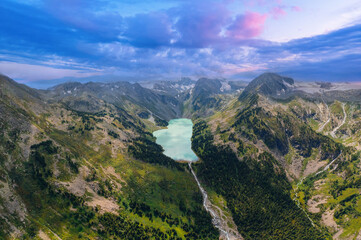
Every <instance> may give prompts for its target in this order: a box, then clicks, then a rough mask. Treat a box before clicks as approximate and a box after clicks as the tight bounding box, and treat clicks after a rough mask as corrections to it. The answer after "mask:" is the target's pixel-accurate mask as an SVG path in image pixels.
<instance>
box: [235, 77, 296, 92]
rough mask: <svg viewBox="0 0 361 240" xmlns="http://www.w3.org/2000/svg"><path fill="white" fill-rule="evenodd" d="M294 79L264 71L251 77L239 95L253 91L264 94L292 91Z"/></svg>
mask: <svg viewBox="0 0 361 240" xmlns="http://www.w3.org/2000/svg"><path fill="white" fill-rule="evenodd" d="M294 83H295V81H294V80H293V79H292V78H289V77H283V76H280V75H278V74H276V73H264V74H262V75H260V76H258V77H257V78H255V79H253V80H252V81H251V82H250V83H249V84H248V86H247V87H246V88H245V89H244V91H243V92H242V94H241V97H245V96H247V95H250V94H253V93H259V94H263V95H265V96H278V95H281V94H282V95H284V94H286V93H288V92H290V91H292V89H293V86H294Z"/></svg>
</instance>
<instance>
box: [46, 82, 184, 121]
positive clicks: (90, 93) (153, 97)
mask: <svg viewBox="0 0 361 240" xmlns="http://www.w3.org/2000/svg"><path fill="white" fill-rule="evenodd" d="M46 98H47V99H48V100H49V101H54V100H56V101H59V100H60V101H62V102H64V103H65V104H66V105H67V106H70V107H72V108H73V109H75V110H79V111H90V112H94V111H98V110H99V109H98V108H97V107H87V104H85V105H84V104H83V103H84V102H86V101H89V102H93V104H90V105H92V106H96V105H97V104H96V103H95V102H94V101H96V100H95V99H100V100H102V101H104V102H107V103H111V104H114V105H116V106H119V107H122V108H126V107H127V104H128V103H132V104H137V105H138V106H139V107H141V108H142V109H140V110H141V111H150V112H151V113H152V114H154V115H155V116H158V117H160V118H162V119H165V120H169V119H172V118H175V117H178V116H180V114H181V110H180V109H181V106H180V105H181V104H180V103H179V101H178V100H177V99H176V98H175V97H173V96H170V95H168V94H164V93H160V92H157V91H154V90H151V89H147V88H144V87H142V86H141V85H140V84H138V83H134V84H132V83H129V82H115V83H93V82H90V83H85V84H81V83H65V84H61V85H58V86H55V87H53V88H51V89H49V90H48V91H46ZM90 105H89V106H90Z"/></svg>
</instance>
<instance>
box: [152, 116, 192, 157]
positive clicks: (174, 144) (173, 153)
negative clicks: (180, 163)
mask: <svg viewBox="0 0 361 240" xmlns="http://www.w3.org/2000/svg"><path fill="white" fill-rule="evenodd" d="M192 128H193V123H192V120H190V119H187V118H179V119H172V120H170V121H169V125H168V128H167V129H161V130H158V131H155V132H153V135H154V137H156V142H157V143H158V144H159V145H161V146H162V147H163V149H164V154H165V155H167V156H168V157H170V158H172V159H174V160H185V161H197V159H198V157H197V156H196V155H195V154H194V152H193V150H192V148H191V144H192V143H191V137H192Z"/></svg>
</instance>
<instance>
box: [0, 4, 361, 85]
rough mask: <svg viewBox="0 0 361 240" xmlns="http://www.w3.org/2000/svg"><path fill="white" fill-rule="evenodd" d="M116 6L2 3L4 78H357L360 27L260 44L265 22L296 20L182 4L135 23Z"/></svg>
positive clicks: (265, 10)
mask: <svg viewBox="0 0 361 240" xmlns="http://www.w3.org/2000/svg"><path fill="white" fill-rule="evenodd" d="M160 2H162V1H161V0H159V1H157V2H156V3H157V4H158V3H160ZM241 2H245V1H243V0H242V1H241ZM116 3H119V2H115V1H105V0H94V1H85V0H73V1H70V0H66V1H60V0H48V1H42V0H39V1H38V3H37V4H36V5H34V4H27V5H25V4H21V3H19V2H14V1H10V0H3V1H2V4H1V5H0V31H1V32H2V36H1V37H0V61H1V62H0V63H1V64H0V70H1V71H2V72H3V73H4V74H8V75H10V77H14V78H16V79H22V80H23V81H34V80H39V79H40V80H46V79H57V78H64V77H74V78H80V77H87V76H99V74H104V75H105V76H122V77H123V79H132V80H133V79H146V78H147V79H169V78H171V79H175V78H178V77H181V76H184V75H190V76H212V77H232V76H235V77H237V76H247V77H248V76H251V75H252V74H258V73H261V72H263V71H266V70H267V71H278V72H284V73H287V74H288V73H289V74H290V75H291V76H292V74H294V76H297V77H302V76H303V77H304V78H308V79H316V78H318V79H317V80H323V79H325V80H327V79H333V80H336V79H340V80H343V78H344V77H347V78H348V79H356V78H358V77H359V76H360V72H359V70H358V69H359V67H357V66H360V62H359V60H358V59H361V57H360V56H361V46H360V45H361V32H360V29H361V25H355V26H353V27H348V28H343V29H341V30H338V31H334V32H330V33H327V34H324V35H318V36H314V37H310V38H303V39H297V40H293V41H289V42H286V43H275V42H270V41H266V40H262V39H260V37H261V36H262V32H263V30H264V28H265V25H266V23H268V19H269V18H272V17H280V16H282V15H284V13H283V12H282V11H284V10H285V9H287V10H289V14H290V13H291V11H297V9H293V8H292V7H290V6H283V5H282V3H281V2H279V1H277V0H275V1H262V0H261V1H255V2H254V4H256V5H265V6H264V7H262V9H263V11H256V10H254V11H250V10H249V11H246V10H242V12H237V13H236V12H233V11H232V10H233V9H231V8H230V6H232V4H236V2H234V3H232V1H223V2H222V1H206V0H200V1H196V2H194V1H189V0H183V1H177V0H175V1H171V3H172V6H171V7H165V8H159V9H157V10H153V9H150V10H147V11H143V12H142V13H136V14H129V15H124V14H123V15H122V14H120V12H121V11H120V10H121V9H117V8H113V5H112V4H116ZM122 3H123V2H122ZM130 3H132V2H131V1H130V0H129V1H128V2H127V4H130ZM139 3H142V4H143V1H138V2H137V4H139ZM238 3H239V2H238ZM238 3H237V4H238ZM228 4H229V5H228ZM167 6H168V5H167ZM276 7H279V9H276ZM245 8H246V7H245ZM270 9H271V10H273V13H270V12H269V11H270ZM123 12H124V11H123ZM358 57H360V58H358ZM358 64H359V65H358ZM345 72H347V74H346V73H345ZM346 80H347V79H346Z"/></svg>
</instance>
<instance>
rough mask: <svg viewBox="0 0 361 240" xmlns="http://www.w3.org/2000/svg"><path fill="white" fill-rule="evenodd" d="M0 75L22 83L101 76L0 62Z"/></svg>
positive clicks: (92, 73)
mask: <svg viewBox="0 0 361 240" xmlns="http://www.w3.org/2000/svg"><path fill="white" fill-rule="evenodd" d="M0 73H1V74H4V75H8V76H11V77H12V78H14V79H16V80H20V81H21V82H23V83H26V82H28V81H34V80H51V79H57V78H63V77H69V76H72V77H89V76H95V75H101V74H102V72H101V71H92V72H89V71H83V70H80V69H61V68H54V67H49V66H41V65H32V64H23V63H15V62H8V61H0Z"/></svg>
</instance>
